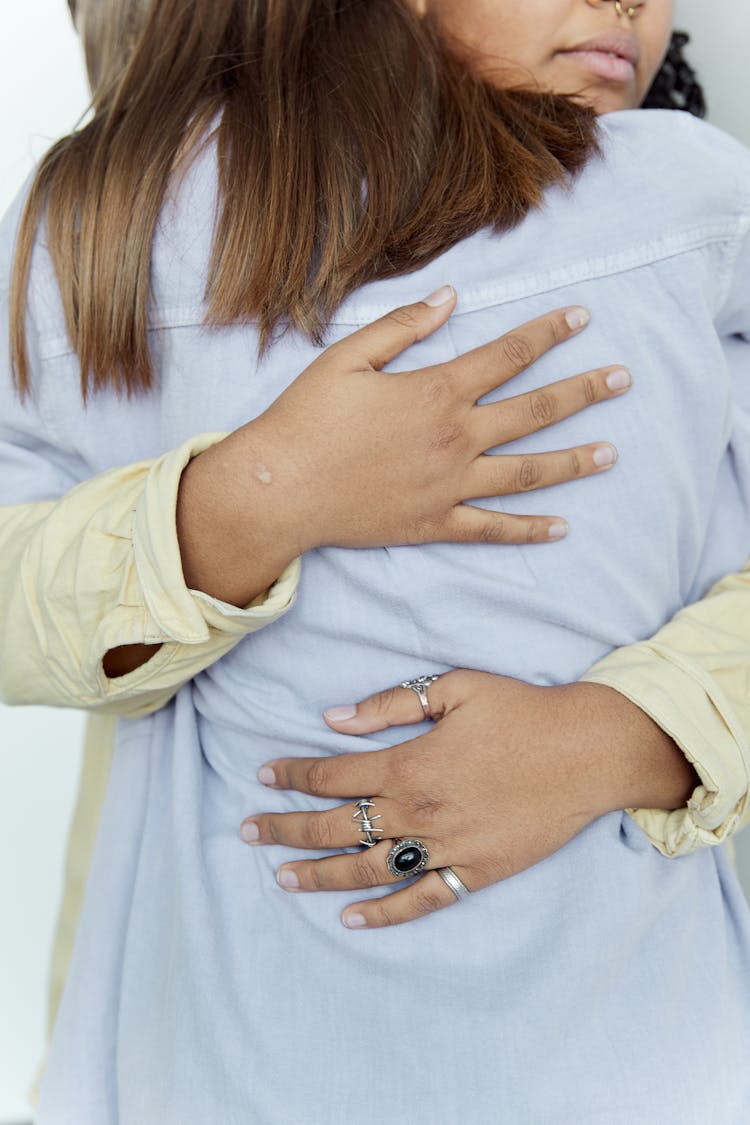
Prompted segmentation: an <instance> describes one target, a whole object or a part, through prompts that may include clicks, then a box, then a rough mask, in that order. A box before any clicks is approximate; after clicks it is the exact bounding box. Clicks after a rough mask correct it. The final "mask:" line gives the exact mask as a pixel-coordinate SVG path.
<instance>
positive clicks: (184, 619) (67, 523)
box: [0, 435, 299, 715]
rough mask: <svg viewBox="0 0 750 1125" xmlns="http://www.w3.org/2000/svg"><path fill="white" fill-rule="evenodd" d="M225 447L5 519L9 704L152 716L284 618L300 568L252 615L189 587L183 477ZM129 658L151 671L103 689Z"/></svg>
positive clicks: (190, 450)
mask: <svg viewBox="0 0 750 1125" xmlns="http://www.w3.org/2000/svg"><path fill="white" fill-rule="evenodd" d="M220 436H221V435H200V436H199V437H198V438H195V439H191V441H190V442H186V443H185V444H184V445H183V446H181V447H179V448H178V449H176V450H173V451H172V452H171V453H169V454H166V455H164V457H162V458H158V459H156V460H155V461H153V462H142V463H139V464H137V465H128V466H124V467H123V468H121V469H114V470H111V471H109V472H107V473H103V474H101V475H99V476H98V477H94V478H92V479H91V480H89V481H86V482H84V483H83V484H81V485H78V486H77V487H76V488H74V489H72V490H71V491H70V492H69V493H67V494H65V495H63V496H61V497H60V499H59V500H55V501H49V502H38V503H31V504H22V505H17V506H15V507H12V508H3V509H0V590H1V591H2V594H3V613H2V615H0V648H1V650H2V653H3V659H2V661H0V697H2V698H3V700H4V701H5V702H8V703H12V704H28V703H34V704H42V705H49V706H62V707H78V708H84V709H88V710H101V711H108V712H110V713H114V714H118V715H136V714H145V713H148V712H149V711H152V710H156V709H157V708H158V707H160V706H163V705H164V704H165V703H166V702H167V701H168V700H169V699H170V698H171V697H172V695H174V694H175V692H176V691H177V690H178V689H179V688H180V686H181V685H182V684H183V683H185V682H186V681H187V680H189V679H191V678H192V677H193V676H194V675H197V673H198V672H200V671H201V670H202V669H203V668H205V667H207V666H208V665H210V664H212V663H214V662H215V661H216V660H218V659H219V658H220V657H221V656H222V655H223V654H224V653H225V652H227V651H228V650H229V649H231V648H232V647H233V646H234V645H235V644H237V643H238V641H240V640H241V639H242V638H243V637H244V636H246V635H247V634H248V633H249V632H252V631H253V630H254V629H258V628H261V627H263V626H264V625H266V624H270V623H271V622H272V621H274V620H276V619H277V618H278V617H279V616H281V615H282V614H283V613H284V612H286V610H287V609H288V608H289V607H290V605H291V604H292V602H293V600H294V595H295V591H296V584H297V580H298V573H299V564H293V565H292V566H291V567H289V568H288V569H287V571H286V572H285V573H284V575H283V576H282V578H281V580H280V581H279V582H278V583H275V584H274V585H273V587H272V588H271V589H270V590H269V591H268V594H267V595H266V594H265V593H264V595H263V596H261V597H258V598H257V599H255V600H254V604H253V605H252V606H249V607H247V608H246V609H236V608H235V607H233V606H232V605H226V604H224V603H222V602H220V601H217V600H216V599H212V598H211V597H207V596H206V595H204V594H203V593H202V592H201V593H196V592H193V591H190V590H189V589H188V588H187V587H186V586H185V583H184V581H183V577H182V571H181V566H180V553H179V544H178V542H177V537H176V534H175V528H174V512H175V505H176V496H177V490H178V485H179V480H180V476H181V473H182V470H183V469H184V467H185V464H186V463H187V462H188V461H189V460H190V457H191V456H192V455H195V454H197V453H199V452H201V451H202V450H203V449H205V448H206V447H207V446H208V445H210V444H212V443H215V442H216V440H218V438H219V437H220ZM170 513H171V515H170ZM277 577H278V576H277ZM131 646H132V647H133V648H136V647H138V646H144V647H146V646H148V648H149V649H150V654H151V659H150V660H149V661H148V662H147V663H146V665H144V666H143V667H136V668H135V669H134V670H129V669H127V668H124V669H123V670H122V673H121V675H120V676H119V677H118V678H116V679H110V678H108V677H107V675H106V674H105V670H104V667H103V661H104V658H105V655H106V654H107V653H109V652H110V651H112V650H120V649H123V648H124V649H125V650H127V649H128V648H130V647H131ZM154 654H155V655H154ZM128 672H130V674H128Z"/></svg>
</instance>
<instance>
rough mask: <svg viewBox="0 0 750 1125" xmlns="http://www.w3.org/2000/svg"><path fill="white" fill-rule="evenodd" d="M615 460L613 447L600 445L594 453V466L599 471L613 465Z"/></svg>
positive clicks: (615, 451) (615, 453)
mask: <svg viewBox="0 0 750 1125" xmlns="http://www.w3.org/2000/svg"><path fill="white" fill-rule="evenodd" d="M616 460H617V450H616V449H615V447H614V446H613V445H600V446H599V448H598V449H597V450H596V451H595V452H594V464H595V465H596V466H597V468H599V469H604V468H606V466H607V465H614V463H615V461H616Z"/></svg>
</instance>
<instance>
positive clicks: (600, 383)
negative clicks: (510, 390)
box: [474, 367, 632, 451]
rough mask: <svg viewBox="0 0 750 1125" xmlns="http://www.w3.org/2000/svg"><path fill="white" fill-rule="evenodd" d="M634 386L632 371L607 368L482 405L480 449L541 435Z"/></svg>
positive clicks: (477, 413)
mask: <svg viewBox="0 0 750 1125" xmlns="http://www.w3.org/2000/svg"><path fill="white" fill-rule="evenodd" d="M631 384H632V377H631V375H630V372H629V371H627V370H626V369H625V368H624V367H605V368H601V369H600V370H597V371H586V372H584V374H582V375H574V376H573V377H572V378H571V379H561V380H560V381H559V382H557V383H550V384H548V385H547V386H546V387H540V388H539V390H536V391H529V392H527V393H526V394H523V395H516V397H515V398H506V399H503V401H502V402H493V403H490V404H488V405H487V406H479V407H477V409H476V411H475V415H474V417H475V419H476V420H477V425H476V434H477V440H478V443H479V444H478V446H477V448H481V449H482V451H484V450H487V449H493V448H494V447H495V446H497V445H504V444H505V443H506V442H509V441H516V440H517V439H518V438H522V437H527V436H528V435H529V434H533V433H537V432H538V431H539V430H543V429H545V428H546V427H547V426H553V425H554V424H555V423H556V422H561V421H562V420H563V418H570V417H571V415H573V414H578V413H579V412H580V411H581V410H585V409H586V407H587V406H593V405H594V403H596V402H605V401H606V400H608V399H611V398H618V397H619V396H620V395H622V394H624V393H625V392H626V391H627V390H628V389H629V388H630V386H631Z"/></svg>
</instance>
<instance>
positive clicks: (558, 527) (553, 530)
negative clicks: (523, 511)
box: [547, 523, 569, 539]
mask: <svg viewBox="0 0 750 1125" xmlns="http://www.w3.org/2000/svg"><path fill="white" fill-rule="evenodd" d="M568 530H569V529H568V525H567V524H566V523H553V524H550V529H549V531H548V532H547V535H548V537H549V538H550V539H564V538H565V536H566V535H567V534H568Z"/></svg>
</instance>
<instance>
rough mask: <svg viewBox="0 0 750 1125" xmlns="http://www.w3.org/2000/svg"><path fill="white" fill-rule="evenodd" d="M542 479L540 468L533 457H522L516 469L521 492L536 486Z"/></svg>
mask: <svg viewBox="0 0 750 1125" xmlns="http://www.w3.org/2000/svg"><path fill="white" fill-rule="evenodd" d="M541 479H542V470H541V467H540V465H539V464H538V462H537V461H536V460H535V459H534V458H533V457H524V459H523V461H522V462H521V465H520V468H519V470H518V487H519V490H520V491H521V492H526V491H527V490H528V489H530V488H536V486H537V485H538V484H539V482H540V480H541Z"/></svg>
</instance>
